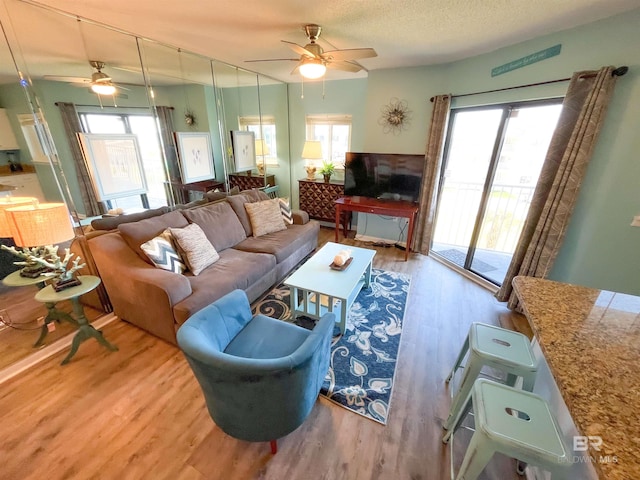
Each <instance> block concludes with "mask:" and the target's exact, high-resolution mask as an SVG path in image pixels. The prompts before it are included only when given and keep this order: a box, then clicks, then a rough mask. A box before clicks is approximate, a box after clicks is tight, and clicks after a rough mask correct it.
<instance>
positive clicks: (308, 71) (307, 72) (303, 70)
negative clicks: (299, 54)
mask: <svg viewBox="0 0 640 480" xmlns="http://www.w3.org/2000/svg"><path fill="white" fill-rule="evenodd" d="M298 70H299V71H300V75H302V76H303V77H304V78H308V79H310V80H314V79H316V78H320V77H322V76H323V75H324V74H325V72H326V71H327V67H326V65H325V64H324V63H323V62H322V60H319V59H317V58H309V59H307V60H304V61H303V63H302V64H301V65H300V66H299V67H298Z"/></svg>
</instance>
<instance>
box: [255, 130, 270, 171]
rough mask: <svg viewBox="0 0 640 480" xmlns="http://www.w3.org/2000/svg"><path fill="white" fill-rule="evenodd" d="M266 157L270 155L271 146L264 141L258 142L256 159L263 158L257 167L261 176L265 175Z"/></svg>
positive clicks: (257, 163)
mask: <svg viewBox="0 0 640 480" xmlns="http://www.w3.org/2000/svg"><path fill="white" fill-rule="evenodd" d="M266 155H269V145H267V144H266V143H265V141H264V140H263V139H258V140H256V159H257V158H258V157H262V159H261V160H260V161H258V160H256V167H258V173H259V174H260V175H264V170H265V162H264V157H265V156H266Z"/></svg>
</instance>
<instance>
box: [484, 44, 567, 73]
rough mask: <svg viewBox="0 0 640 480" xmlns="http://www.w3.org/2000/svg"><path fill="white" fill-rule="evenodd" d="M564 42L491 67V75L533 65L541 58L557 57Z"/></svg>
mask: <svg viewBox="0 0 640 480" xmlns="http://www.w3.org/2000/svg"><path fill="white" fill-rule="evenodd" d="M561 47H562V44H560V43H559V44H558V45H554V46H553V47H549V48H546V49H544V50H540V51H539V52H536V53H532V54H530V55H527V56H526V57H522V58H519V59H518V60H513V61H512V62H509V63H505V64H504V65H500V66H499V67H495V68H493V69H491V76H492V77H496V76H498V75H502V74H503V73H507V72H510V71H512V70H517V69H518V68H522V67H526V66H527V65H531V64H532V63H536V62H539V61H541V60H546V59H547V58H551V57H555V56H556V55H559V54H560V48H561Z"/></svg>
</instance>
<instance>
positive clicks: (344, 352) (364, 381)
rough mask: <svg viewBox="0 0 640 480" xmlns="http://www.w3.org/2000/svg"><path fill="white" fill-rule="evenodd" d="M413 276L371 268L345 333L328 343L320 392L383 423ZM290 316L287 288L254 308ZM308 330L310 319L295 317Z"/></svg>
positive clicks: (311, 326)
mask: <svg viewBox="0 0 640 480" xmlns="http://www.w3.org/2000/svg"><path fill="white" fill-rule="evenodd" d="M410 279H411V277H410V276H409V275H406V274H402V273H394V272H388V271H384V270H377V269H373V272H372V275H371V286H370V288H368V289H363V290H361V291H360V293H359V294H358V296H357V297H356V299H355V301H354V302H353V305H352V306H351V310H350V311H349V318H348V319H347V329H346V332H345V334H344V335H342V336H337V337H334V339H333V341H332V342H331V365H330V367H329V372H328V374H327V376H326V378H325V381H324V384H323V385H322V389H321V391H320V393H321V394H322V395H324V396H326V397H327V398H329V399H331V400H333V401H334V402H336V403H338V404H339V405H341V406H343V407H345V408H348V409H349V410H352V411H354V412H356V413H358V414H360V415H363V416H365V417H367V418H370V419H372V420H375V421H377V422H380V423H382V424H386V423H387V417H388V415H389V403H390V399H391V390H392V388H393V380H394V374H395V368H396V361H397V358H398V348H399V346H400V335H401V333H402V323H403V320H404V312H405V307H406V303H407V295H408V293H409V284H410ZM255 312H258V313H262V314H264V315H268V316H270V317H273V318H279V319H281V320H287V321H291V319H290V317H291V314H290V309H289V288H288V287H287V286H285V285H283V284H281V285H278V287H276V288H274V289H273V290H272V291H271V292H269V294H267V296H265V297H264V298H263V299H262V300H260V301H258V302H257V303H256V304H254V313H255ZM295 323H296V324H297V325H300V326H302V327H304V328H308V329H311V328H313V326H314V321H313V320H312V319H310V318H308V317H298V318H297V319H296V320H295Z"/></svg>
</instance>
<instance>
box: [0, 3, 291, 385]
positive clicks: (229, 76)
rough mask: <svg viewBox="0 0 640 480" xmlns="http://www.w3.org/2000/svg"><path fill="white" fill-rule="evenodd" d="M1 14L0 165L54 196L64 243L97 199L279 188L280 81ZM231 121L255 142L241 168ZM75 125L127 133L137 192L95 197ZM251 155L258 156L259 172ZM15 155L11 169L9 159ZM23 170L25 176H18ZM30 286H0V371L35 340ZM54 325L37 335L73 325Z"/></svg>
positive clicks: (90, 311) (285, 168)
mask: <svg viewBox="0 0 640 480" xmlns="http://www.w3.org/2000/svg"><path fill="white" fill-rule="evenodd" d="M2 7H4V8H2ZM0 22H1V24H2V26H3V28H4V27H5V25H6V26H7V28H5V32H4V33H5V35H6V37H7V40H8V43H6V42H5V39H4V37H3V38H2V39H1V40H0V109H4V110H5V112H6V113H7V117H8V119H9V124H10V128H11V130H12V133H13V134H14V135H15V137H16V141H17V143H18V149H16V150H13V151H2V150H1V149H0V175H2V176H3V177H4V178H6V182H10V179H11V180H13V181H15V180H16V179H21V181H20V182H18V183H20V186H21V188H22V189H23V191H22V192H21V194H29V195H32V196H35V197H37V198H38V199H39V200H40V201H47V202H54V201H55V202H60V201H63V202H65V203H66V204H67V207H68V209H69V212H70V213H71V217H72V219H73V222H74V226H75V233H76V239H75V240H74V241H73V243H72V244H71V249H72V252H74V253H76V254H78V255H80V256H82V257H83V259H86V260H87V261H88V262H89V263H90V260H91V258H90V255H89V254H88V250H87V249H86V247H87V242H88V239H90V238H91V236H92V235H98V234H101V232H95V231H94V232H90V233H88V230H90V223H91V221H92V220H93V219H100V218H101V217H102V216H103V214H104V213H105V212H107V211H108V210H115V212H114V214H115V213H117V212H118V211H125V212H131V211H136V210H139V209H143V208H153V207H157V206H162V205H174V204H178V203H187V202H189V201H193V200H197V199H199V198H200V197H201V196H202V195H203V193H204V192H205V191H206V190H208V189H210V188H212V187H215V186H216V185H220V188H229V187H230V186H238V187H239V188H241V189H246V188H256V187H264V186H265V185H278V186H279V188H280V195H281V196H283V195H288V194H289V192H290V178H289V176H290V173H289V172H290V170H289V158H288V143H289V140H288V107H287V98H288V94H287V86H286V84H283V83H281V82H278V81H272V80H271V79H268V78H267V77H263V76H258V75H257V74H255V73H251V72H248V71H246V70H243V69H240V68H237V67H233V66H230V65H226V64H224V63H221V62H218V61H215V60H211V59H207V58H204V57H201V56H198V55H195V54H191V53H188V52H184V51H181V50H179V49H178V48H176V47H169V46H166V45H162V44H159V43H156V42H153V41H149V40H142V39H138V38H136V37H135V36H132V35H127V34H124V33H122V32H119V31H115V30H113V29H111V28H108V27H105V26H102V25H98V24H96V23H94V22H91V21H85V20H84V19H79V18H77V17H75V16H69V15H66V14H63V13H61V12H58V11H55V10H53V9H50V8H48V7H41V6H37V5H34V4H29V3H24V2H22V1H19V0H0ZM34 31H36V32H39V33H38V35H33V34H32V32H34ZM12 52H13V55H12ZM20 76H22V78H23V81H22V82H21V81H20ZM98 80H100V82H104V83H105V84H107V85H106V86H108V87H109V88H111V87H113V88H115V90H114V93H113V94H109V95H105V94H102V95H97V94H96V93H94V92H93V91H92V90H91V89H90V87H91V84H92V82H93V83H100V82H98ZM0 111H1V110H0ZM0 115H1V114H0ZM0 125H2V123H0ZM232 131H238V132H252V133H253V135H254V137H255V140H258V142H259V143H258V145H257V144H256V143H255V142H254V144H253V145H252V147H253V151H254V152H257V153H259V157H253V163H252V164H251V168H249V169H244V170H240V171H238V169H237V168H236V166H235V161H234V157H233V155H234V151H233V146H232V139H231V132H232ZM78 133H80V134H101V135H102V134H116V135H135V136H136V138H137V143H138V145H139V150H140V152H139V153H140V156H141V158H142V163H143V170H144V175H145V177H146V181H147V182H146V183H147V191H146V193H145V194H144V195H134V196H131V197H115V198H100V197H99V196H97V195H96V189H95V188H94V185H93V181H95V178H93V177H92V172H90V171H89V170H87V168H86V163H85V162H84V158H83V151H82V150H81V147H80V146H79V143H78V141H77V137H76V134H78ZM176 134H178V135H176ZM193 135H195V139H196V141H201V140H202V138H203V135H204V138H208V139H209V141H210V147H209V150H210V151H211V152H210V153H211V157H212V159H213V164H212V166H211V171H210V172H204V173H203V172H201V171H199V170H197V171H196V174H197V175H195V176H196V177H197V176H198V175H201V174H203V175H205V176H206V175H209V177H211V178H209V177H207V179H206V180H204V181H203V182H205V185H197V184H198V183H199V182H191V183H187V180H189V179H190V178H193V177H194V175H193V172H192V171H190V170H189V165H188V164H187V166H186V168H185V163H184V160H185V158H186V157H185V155H184V152H183V156H182V157H181V156H180V154H179V151H180V149H181V148H182V149H183V150H184V149H185V147H188V146H189V145H190V144H189V141H191V140H193V138H194V137H193ZM176 138H179V139H180V140H179V141H178V142H176ZM0 139H1V137H0ZM185 139H186V142H185ZM181 142H182V143H181ZM256 160H259V161H260V164H261V165H264V167H265V171H264V174H262V175H261V174H260V172H259V170H258V165H257V164H256ZM16 163H19V164H20V166H21V167H22V171H21V172H15V171H13V170H12V168H16V167H12V164H16ZM247 170H249V171H250V172H251V174H250V175H249V174H248V173H247ZM29 175H31V177H32V178H33V180H34V182H33V184H30V183H29V182H26V179H27V177H28V176H29ZM31 177H29V178H31ZM3 182H4V181H0V184H2V183H3ZM30 187H33V190H25V189H27V188H30ZM216 188H217V187H216ZM0 195H2V192H0ZM2 240H3V241H4V240H7V239H2ZM8 241H11V239H10V238H9V239H8ZM0 253H2V252H0ZM4 253H6V252H4ZM13 260H15V259H13V258H11V259H9V260H4V259H3V262H2V266H3V267H5V266H7V265H8V266H9V268H13ZM87 268H91V265H89V266H88V267H87ZM7 273H10V272H7ZM89 273H93V271H90V272H89ZM37 292H38V284H35V285H25V286H21V287H7V286H5V285H0V315H2V318H3V319H5V320H6V323H8V324H11V326H10V327H8V326H6V323H1V322H0V345H2V347H0V374H1V373H2V372H3V369H4V368H5V367H6V366H8V365H11V364H12V363H13V362H16V361H20V360H21V359H23V358H26V357H28V356H29V355H30V354H31V353H33V352H35V351H36V349H34V348H33V344H34V342H35V341H36V338H37V336H38V333H39V331H40V330H41V327H40V326H39V325H38V323H37V321H36V319H37V318H38V317H43V316H44V315H45V313H46V310H45V307H44V305H43V304H42V303H39V302H37V301H35V300H34V296H35V294H36V293H37ZM83 304H85V312H86V313H87V316H88V317H89V319H90V320H93V319H96V318H98V317H100V316H102V315H104V313H105V312H108V311H109V308H110V305H109V302H108V298H107V297H106V294H105V291H104V290H97V293H96V292H93V293H92V294H91V295H89V296H83ZM61 308H62V305H61ZM103 318H104V317H103ZM101 321H102V320H101ZM54 324H55V327H56V330H55V331H53V332H48V333H47V335H46V337H45V339H44V341H43V345H45V346H46V345H49V344H51V343H52V342H53V340H55V339H56V338H60V337H62V336H63V335H64V334H66V333H70V332H72V331H73V328H69V327H71V326H70V325H68V324H67V323H66V322H62V323H55V322H54ZM30 330H33V331H30ZM5 334H6V336H5Z"/></svg>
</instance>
